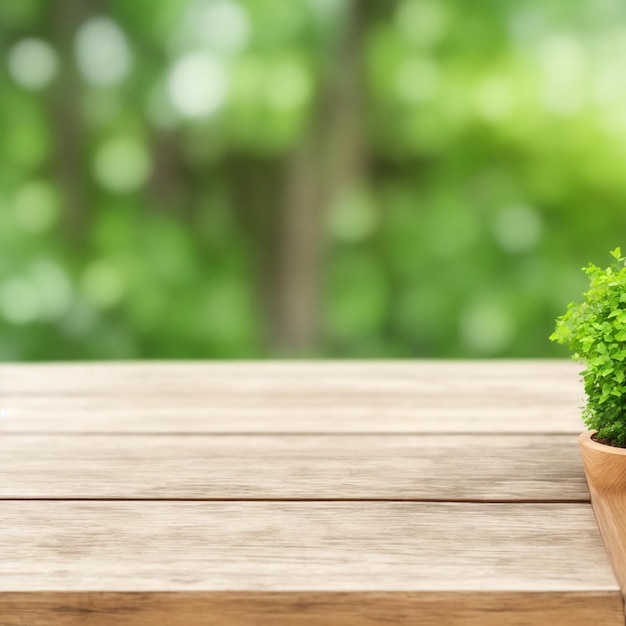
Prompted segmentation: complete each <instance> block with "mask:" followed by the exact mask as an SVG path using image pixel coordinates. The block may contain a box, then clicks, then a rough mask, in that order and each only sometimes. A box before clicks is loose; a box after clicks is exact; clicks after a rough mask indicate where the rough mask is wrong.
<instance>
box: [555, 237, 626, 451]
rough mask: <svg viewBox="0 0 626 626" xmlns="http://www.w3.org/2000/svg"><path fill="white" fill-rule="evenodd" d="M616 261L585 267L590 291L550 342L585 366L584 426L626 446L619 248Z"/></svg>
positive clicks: (623, 271) (625, 272) (625, 342)
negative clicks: (563, 346) (556, 343)
mask: <svg viewBox="0 0 626 626" xmlns="http://www.w3.org/2000/svg"><path fill="white" fill-rule="evenodd" d="M611 255H612V256H613V257H614V258H615V263H614V264H613V265H612V266H610V267H607V268H606V269H602V268H599V267H597V266H596V265H594V264H593V263H590V264H589V265H587V266H586V267H584V268H583V271H584V272H585V273H586V274H587V275H588V276H589V281H590V289H589V291H587V292H585V293H584V294H583V296H584V297H585V299H584V301H583V302H581V303H580V304H578V303H575V302H572V303H571V304H570V305H569V306H568V308H567V312H566V313H565V314H564V315H562V316H561V317H559V318H558V319H557V321H556V329H555V331H554V332H553V333H552V335H550V339H551V340H552V341H556V342H558V343H560V344H565V345H567V346H568V347H569V349H570V351H571V352H572V358H573V359H574V360H576V361H580V362H582V363H584V364H585V365H586V369H585V370H584V371H583V372H582V376H583V381H584V384H585V392H586V394H587V405H586V407H585V409H584V412H583V420H584V422H585V424H586V426H587V427H588V428H590V429H592V430H597V431H598V434H597V435H596V437H597V439H598V440H600V441H602V442H604V443H608V444H610V445H613V446H618V447H622V448H624V447H626V267H625V261H626V259H625V258H624V257H623V256H622V253H621V250H620V248H616V249H615V250H613V251H612V252H611Z"/></svg>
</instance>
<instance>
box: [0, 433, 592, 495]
mask: <svg viewBox="0 0 626 626" xmlns="http://www.w3.org/2000/svg"><path fill="white" fill-rule="evenodd" d="M0 498H69V499H72V498H86V499H88V498H118V499H124V498H126V499H138V498H148V499H150V498H156V499H159V498H160V499H168V498H176V499H178V498H182V499H185V498H193V499H212V498H218V499H229V498H230V499H249V498H253V499H263V498H264V499H280V498H289V499H304V500H307V499H309V500H310V499H361V500H369V499H377V498H382V499H410V500H474V501H475V500H484V501H493V500H499V501H515V500H536V501H542V500H552V501H554V500H573V501H581V500H588V499H589V493H588V490H587V486H586V482H585V478H584V474H583V470H582V465H581V462H580V455H579V451H578V445H577V441H576V437H574V436H569V435H554V436H537V435H534V436H533V435H483V436H480V435H421V436H420V435H404V436H400V435H333V436H328V435H326V436H316V435H291V436H287V435H283V436H279V435H266V436H258V435H254V436H252V435H248V436H242V435H236V436H233V435H222V436H203V435H202V436H180V435H163V436H144V435H141V436H126V437H121V436H110V435H91V436H72V435H5V436H4V437H0Z"/></svg>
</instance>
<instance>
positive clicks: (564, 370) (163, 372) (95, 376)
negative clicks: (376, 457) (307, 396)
mask: <svg viewBox="0 0 626 626" xmlns="http://www.w3.org/2000/svg"><path fill="white" fill-rule="evenodd" d="M580 369H581V368H580V366H579V365H577V364H575V363H571V362H569V361H562V360H512V361H507V360H497V361H450V360H446V361H434V360H433V361H259V362H250V361H247V362H246V361H238V362H184V361H178V362H171V361H167V362H119V363H115V362H111V363H97V362H96V363H90V362H83V363H54V364H47V363H40V364H10V365H8V364H4V365H0V393H2V394H22V395H29V394H30V395H32V394H45V395H54V394H57V395H67V394H74V393H80V394H83V395H84V394H99V395H101V394H103V393H104V394H106V393H108V392H110V391H111V389H113V388H114V389H115V390H116V391H117V392H118V393H119V394H129V395H132V396H138V395H142V394H144V395H149V396H150V395H154V394H155V393H156V394H157V395H158V394H162V393H165V394H168V395H172V394H195V393H199V392H204V393H205V394H206V395H210V394H211V393H215V392H218V393H223V392H226V393H232V394H239V393H242V392H249V393H251V394H256V393H282V392H284V391H287V392H290V393H292V394H298V393H307V392H313V393H316V394H317V393H318V392H319V391H320V390H323V391H326V392H339V393H350V392H352V393H356V394H360V393H365V394H367V395H369V394H376V393H377V392H382V393H383V394H388V393H393V394H394V395H402V394H405V393H409V394H415V393H417V394H421V393H423V392H437V391H439V392H444V393H450V392H451V391H462V392H477V393H478V392H480V391H482V392H485V391H489V392H491V393H497V394H506V393H515V391H516V390H520V389H523V390H525V391H527V392H529V393H531V394H535V393H539V394H544V393H546V392H548V393H550V394H552V393H565V394H566V395H569V394H574V395H577V396H579V395H581V392H582V391H581V387H580V383H579V381H578V375H577V372H578V371H579V370H580Z"/></svg>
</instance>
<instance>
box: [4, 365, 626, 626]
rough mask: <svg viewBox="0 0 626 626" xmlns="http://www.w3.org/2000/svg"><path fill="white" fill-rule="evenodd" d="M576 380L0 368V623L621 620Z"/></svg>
mask: <svg viewBox="0 0 626 626" xmlns="http://www.w3.org/2000/svg"><path fill="white" fill-rule="evenodd" d="M579 369H580V368H579V367H578V366H576V365H575V364H572V363H568V362H562V361H497V362H494V361H491V362H489V361H476V362H468V361H446V362H444V361H421V362H419V361H418V362H265V363H189V362H188V363H172V362H163V363H124V364H99V363H91V364H54V365H53V364H37V365H0V407H2V408H3V409H4V411H3V415H2V417H0V626H18V625H19V626H44V625H45V626H54V625H57V624H58V625H61V626H79V625H80V626H105V625H106V626H109V625H110V624H113V623H115V624H121V625H123V626H139V625H141V626H159V625H164V626H165V625H167V626H205V625H209V624H211V625H225V626H244V625H245V626H252V625H255V626H266V625H267V626H275V625H279V626H280V625H281V624H286V625H288V626H353V625H361V624H362V625H365V626H377V625H382V624H394V625H409V624H411V625H412V626H413V625H415V624H419V625H420V626H431V625H432V626H435V625H438V624H445V625H446V626H503V625H507V624H515V625H517V626H522V625H537V626H539V625H540V626H548V625H549V626H560V625H563V626H565V625H567V626H588V624H591V623H593V624H597V625H607V626H609V625H613V624H615V625H617V624H619V625H620V626H623V625H624V610H623V601H622V596H621V594H620V591H619V587H618V585H617V582H616V580H615V577H614V575H613V572H612V571H611V567H610V565H609V562H608V560H607V556H606V553H605V550H604V547H603V545H602V540H601V538H600V535H599V532H598V529H597V526H596V523H595V519H594V515H593V511H592V509H591V505H590V503H589V495H588V491H587V487H586V483H585V479H584V475H583V471H582V465H581V461H580V456H579V453H578V449H577V441H576V437H577V434H578V433H579V432H580V431H581V430H583V426H582V424H581V422H580V406H581V405H582V403H583V393H582V387H581V383H580V381H579V377H578V375H577V373H578V371H579Z"/></svg>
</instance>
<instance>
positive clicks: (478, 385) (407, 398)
mask: <svg viewBox="0 0 626 626" xmlns="http://www.w3.org/2000/svg"><path fill="white" fill-rule="evenodd" d="M576 368H577V366H576V365H575V364H572V363H568V362H562V361H547V362H546V361H530V362H526V361H512V362H497V363H494V362H454V361H453V362H436V361H435V362H410V363H393V362H392V363H378V364H376V363H374V364H370V363H359V362H355V363H304V362H301V363H300V362H295V363H288V364H285V363H272V362H269V363H255V364H250V363H242V364H238V363H232V364H185V363H180V364H175V363H173V364H129V365H125V364H112V365H102V364H91V365H90V364H87V365H69V364H66V365H59V366H50V365H24V366H17V365H15V366H2V367H0V385H1V387H0V389H2V390H3V391H4V394H3V395H2V396H0V397H1V398H2V407H3V409H4V417H3V418H1V419H0V433H8V432H15V433H19V432H23V433H26V432H102V433H128V432H137V433H175V432H180V433H183V432H184V433H244V432H259V433H267V432H275V433H278V432H292V433H351V432H364V433H368V432H369V433H374V432H383V433H394V432H395V433H399V432H407V433H422V432H430V433H454V432H458V433H472V432H474V433H476V432H511V433H571V434H574V433H578V432H580V431H581V430H582V429H583V426H582V423H581V420H580V406H581V405H582V403H583V401H582V389H581V386H580V382H579V380H578V376H577V375H576V371H577V369H576Z"/></svg>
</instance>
